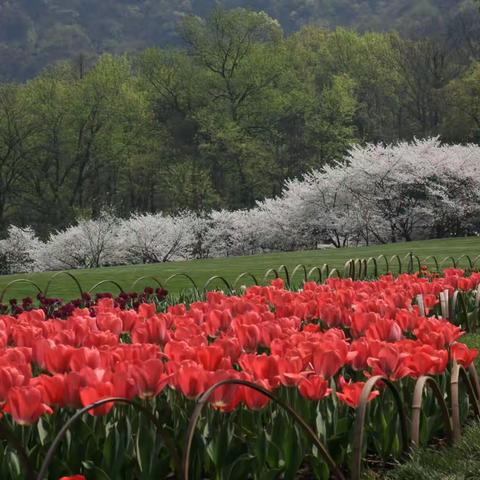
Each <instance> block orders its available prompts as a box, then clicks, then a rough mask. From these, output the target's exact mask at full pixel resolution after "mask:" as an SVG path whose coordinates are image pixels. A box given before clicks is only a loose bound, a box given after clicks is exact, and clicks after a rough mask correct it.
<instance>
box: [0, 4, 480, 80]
mask: <svg viewBox="0 0 480 480" xmlns="http://www.w3.org/2000/svg"><path fill="white" fill-rule="evenodd" d="M217 6H222V7H224V8H226V9H231V8H236V7H244V8H247V9H250V10H254V11H265V12H266V13H267V14H268V15H269V16H271V17H272V18H274V19H276V20H277V21H278V22H279V23H280V24H281V25H282V27H283V29H284V30H285V32H286V33H287V34H291V33H292V32H295V31H298V30H299V29H301V28H302V27H304V26H306V25H316V26H320V27H324V28H330V29H331V28H335V27H337V26H344V27H349V28H353V29H356V30H358V31H360V32H365V31H390V30H393V29H395V30H397V31H399V32H401V33H402V34H405V35H407V36H409V37H420V36H436V37H442V36H446V35H447V36H449V37H454V38H452V40H453V41H455V42H458V41H460V42H462V43H466V44H468V43H469V42H470V38H469V36H470V34H471V31H470V30H471V29H472V28H474V29H478V28H480V27H479V26H478V23H479V22H478V17H476V16H475V15H474V12H475V7H474V6H473V0H316V1H310V0H194V1H192V0H181V1H180V0H102V1H100V2H99V1H96V0H41V1H39V0H4V1H2V2H0V65H1V68H0V79H2V78H3V79H4V80H15V79H17V80H18V79H20V80H21V79H26V78H31V77H32V76H34V75H36V74H37V73H39V72H40V71H41V70H42V69H43V68H44V67H45V65H48V64H50V63H52V62H55V61H58V60H65V59H72V58H75V57H76V56H78V55H79V54H83V55H85V56H86V57H88V58H90V59H93V58H94V57H95V56H96V55H98V54H101V53H104V52H110V53H123V52H138V51H140V50H142V49H144V48H147V47H152V46H159V47H162V48H163V47H165V46H167V45H177V46H178V45H182V44H183V40H182V36H181V35H179V32H178V26H179V24H180V23H181V21H182V19H183V18H184V17H185V16H186V15H190V14H193V15H198V16H201V17H205V16H207V15H208V14H209V13H210V12H211V11H212V9H213V8H215V7H217Z"/></svg>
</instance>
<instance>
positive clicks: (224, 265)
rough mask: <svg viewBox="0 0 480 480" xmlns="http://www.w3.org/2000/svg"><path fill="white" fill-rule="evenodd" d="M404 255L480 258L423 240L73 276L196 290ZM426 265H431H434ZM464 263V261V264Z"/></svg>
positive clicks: (36, 276) (459, 241)
mask: <svg viewBox="0 0 480 480" xmlns="http://www.w3.org/2000/svg"><path fill="white" fill-rule="evenodd" d="M409 252H414V253H415V254H416V255H418V256H419V257H420V258H425V257H427V256H429V255H436V256H438V258H439V260H441V259H443V258H444V257H446V256H454V257H460V256H461V255H463V254H468V255H470V256H472V257H476V256H477V255H480V237H468V238H450V239H444V240H427V241H419V242H409V243H397V244H389V245H380V246H373V247H359V248H342V249H327V250H317V251H303V252H287V253H273V254H266V255H255V256H245V257H229V258H220V259H208V260H192V261H188V262H171V263H165V264H150V265H129V266H122V267H108V268H98V269H91V270H74V271H72V273H73V274H74V275H75V277H76V278H77V279H78V280H79V281H80V283H81V286H82V288H83V290H89V289H90V288H91V287H92V286H93V285H95V284H96V283H97V282H100V281H101V280H107V279H108V280H115V281H116V282H118V283H119V284H120V285H121V286H122V287H123V288H124V289H125V290H129V289H130V288H131V286H132V283H133V282H134V281H135V280H136V279H138V278H139V277H142V276H155V277H156V278H158V279H159V280H160V281H162V282H164V281H165V280H166V279H167V278H168V277H169V276H170V275H172V274H174V273H187V274H189V275H190V276H191V277H192V278H193V279H194V280H195V282H196V283H197V285H198V287H199V288H201V287H203V285H204V284H205V282H206V281H207V280H208V279H209V278H210V277H212V276H214V275H222V276H224V277H225V278H226V279H227V280H228V281H230V282H233V281H234V280H235V278H236V277H237V276H238V275H239V274H240V273H242V272H250V273H252V274H254V275H258V276H259V280H261V279H262V278H263V274H264V273H265V271H266V270H268V269H269V268H272V267H274V268H277V267H279V266H280V265H282V264H285V265H286V266H287V267H288V268H289V269H292V268H293V267H295V265H297V264H299V263H302V264H304V265H305V266H306V267H307V268H309V269H310V268H312V267H314V266H322V265H323V264H324V263H328V264H329V266H330V267H332V268H333V267H336V268H339V269H341V271H342V272H343V267H344V264H345V262H346V261H347V260H349V259H350V258H367V257H372V256H378V255H380V254H384V255H385V256H387V257H388V258H390V256H391V255H394V254H398V255H400V256H405V255H406V254H407V253H409ZM430 264H431V265H433V263H430ZM464 264H466V263H465V262H464ZM395 265H396V264H395V263H392V266H393V268H394V269H395V268H396V267H395ZM382 268H384V262H383V261H380V262H379V269H380V270H382ZM51 276H52V272H46V273H33V274H20V275H7V276H0V292H1V291H2V290H3V289H4V288H5V286H6V285H7V284H8V283H9V282H11V281H12V280H16V279H20V278H26V279H28V280H31V281H33V282H36V283H37V284H38V285H39V287H40V288H42V289H44V288H45V286H46V284H47V282H48V279H49V278H50V277H51ZM300 277H301V276H300V272H298V277H296V278H298V280H299V281H300ZM250 281H251V280H250ZM244 282H245V283H248V279H247V278H245V279H244ZM242 283H243V282H242ZM146 285H150V286H155V282H153V281H152V280H144V281H142V282H139V283H138V284H137V288H136V289H137V290H138V289H139V288H143V286H146ZM218 285H220V284H218ZM190 286H191V285H190V283H189V281H188V280H187V279H186V278H182V277H176V278H173V279H172V280H171V281H170V282H169V283H168V285H167V288H168V290H169V291H171V292H179V291H180V290H182V289H185V288H188V287H190ZM116 290H117V288H116V287H115V286H114V285H112V284H105V285H102V286H101V287H100V288H99V291H116ZM35 292H36V290H35V288H34V287H33V286H32V285H29V284H26V283H16V284H14V285H12V286H11V287H10V288H9V290H8V292H6V293H5V298H4V299H7V298H12V297H15V298H23V297H25V296H29V295H30V296H31V295H34V294H35ZM48 293H49V295H52V296H59V297H61V298H63V299H65V300H66V299H71V298H74V297H78V288H77V287H76V285H75V283H74V282H73V281H72V280H71V279H70V278H68V277H67V276H63V275H60V276H57V277H56V278H55V279H54V280H53V281H52V283H51V285H50V288H49V292H48Z"/></svg>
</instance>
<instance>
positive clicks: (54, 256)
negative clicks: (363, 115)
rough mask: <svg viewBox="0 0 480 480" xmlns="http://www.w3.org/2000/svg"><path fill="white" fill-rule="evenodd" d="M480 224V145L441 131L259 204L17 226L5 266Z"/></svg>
mask: <svg viewBox="0 0 480 480" xmlns="http://www.w3.org/2000/svg"><path fill="white" fill-rule="evenodd" d="M479 230H480V147H479V146H477V145H465V146H462V145H453V146H452V145H442V144H441V143H440V142H439V140H438V139H437V138H434V139H428V140H416V141H414V142H412V143H406V142H403V143H399V144H396V145H389V146H383V145H367V146H366V147H354V148H353V149H352V150H351V151H350V154H349V156H348V157H347V158H345V161H344V162H343V163H338V164H335V165H331V166H326V167H324V168H322V169H320V170H314V171H312V172H310V173H308V174H306V175H305V176H304V177H303V178H302V179H294V180H290V181H288V182H286V184H285V188H284V190H283V192H282V194H281V195H280V196H279V197H277V198H269V199H266V200H263V201H259V202H258V203H257V205H256V206H255V207H254V208H252V209H250V210H236V211H227V210H221V211H213V212H208V213H203V214H202V213H194V212H183V213H181V214H178V215H175V216H172V215H166V214H163V213H156V214H133V215H131V216H130V217H129V218H127V219H120V218H117V217H115V216H113V215H112V214H109V213H103V214H102V215H100V216H99V218H97V219H95V220H83V219H82V220H79V221H78V222H77V224H76V225H73V226H71V227H69V228H67V229H66V230H63V231H59V232H55V233H52V234H51V235H50V237H49V238H48V239H47V240H46V241H45V242H42V241H40V240H39V239H38V238H37V237H36V235H35V233H34V231H33V230H32V229H31V228H29V227H27V228H19V227H15V226H11V227H9V229H8V232H7V237H6V238H5V239H3V240H0V273H14V272H27V271H34V270H58V269H67V268H93V267H98V266H106V265H123V264H139V263H154V262H167V261H172V260H185V259H191V258H208V257H226V256H231V255H249V254H254V253H261V252H267V251H289V250H296V249H306V248H308V249H315V248H319V247H321V246H325V245H333V246H335V247H342V246H346V245H359V244H371V243H387V242H396V241H409V240H413V239H422V238H442V237H447V236H458V235H474V234H477V232H478V231H479Z"/></svg>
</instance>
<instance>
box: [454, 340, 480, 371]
mask: <svg viewBox="0 0 480 480" xmlns="http://www.w3.org/2000/svg"><path fill="white" fill-rule="evenodd" d="M450 352H451V354H452V358H453V359H454V360H456V361H457V362H458V363H459V364H460V365H462V366H463V367H465V368H467V367H469V366H470V364H471V363H472V362H473V361H474V360H475V359H476V358H477V355H478V350H477V349H475V348H468V347H467V346H466V345H465V344H464V343H454V344H453V345H452V346H451V348H450Z"/></svg>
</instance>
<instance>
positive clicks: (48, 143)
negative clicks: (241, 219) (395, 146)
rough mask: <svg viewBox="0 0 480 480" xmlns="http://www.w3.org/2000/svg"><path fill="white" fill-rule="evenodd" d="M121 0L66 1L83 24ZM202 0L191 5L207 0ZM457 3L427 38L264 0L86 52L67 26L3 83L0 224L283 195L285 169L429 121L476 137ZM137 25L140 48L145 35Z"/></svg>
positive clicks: (472, 51) (465, 32)
mask: <svg viewBox="0 0 480 480" xmlns="http://www.w3.org/2000/svg"><path fill="white" fill-rule="evenodd" d="M44 3H45V5H44V8H46V9H47V12H50V9H51V8H53V5H54V4H56V5H57V7H58V9H57V14H58V15H60V13H59V12H60V11H61V9H60V5H61V7H62V9H65V8H66V7H65V5H66V4H67V2H61V3H60V2H51V1H50V2H44ZM70 3H72V4H73V3H74V2H70ZM128 3H129V2H119V1H115V2H108V1H106V2H95V3H93V2H92V3H91V4H90V3H89V2H84V1H82V2H76V3H75V5H77V4H78V5H77V9H76V10H75V12H77V13H78V12H80V5H81V8H82V10H81V11H82V12H83V13H82V15H80V14H79V13H78V15H77V14H75V15H74V18H76V19H77V20H78V21H79V22H80V19H82V18H84V16H88V15H90V17H88V18H89V19H90V20H88V21H87V20H85V22H86V23H85V24H88V25H89V26H90V27H91V28H93V25H97V24H96V23H95V21H93V16H94V17H95V20H96V21H97V22H106V21H107V20H106V19H107V18H108V19H110V20H111V22H113V23H115V21H114V20H113V19H115V18H117V15H116V12H117V10H116V9H115V8H114V6H115V5H116V6H118V5H122V8H123V10H122V11H123V13H124V14H125V15H127V13H128V12H131V10H130V9H128V8H127V7H128V5H127V4H128ZM147 3H149V4H150V2H140V5H141V6H144V5H146V4H147ZM153 3H154V2H151V4H152V5H153ZM157 3H158V2H155V5H157ZM184 3H185V4H187V3H188V2H184ZM257 3H259V4H260V3H261V4H262V5H259V6H260V7H265V9H267V7H268V6H269V5H270V7H269V8H270V9H272V8H273V5H277V6H279V5H281V4H284V3H286V2H273V1H270V2H257ZM291 3H296V4H297V5H300V4H301V3H302V2H291ZM314 3H315V4H316V3H317V2H305V5H306V6H308V5H310V6H311V4H314ZM323 3H326V2H323ZM333 3H336V4H339V3H340V2H331V4H332V5H333ZM346 3H347V2H346ZM379 3H382V2H356V3H355V2H348V4H349V5H350V4H351V5H353V4H355V5H357V4H358V5H364V4H365V5H366V4H369V5H373V4H375V5H378V4H379ZM392 3H393V4H397V3H400V2H383V3H382V5H383V7H382V8H384V9H387V7H388V5H389V4H392ZM413 3H419V2H412V4H413ZM436 3H437V4H439V3H441V2H436ZM444 3H445V5H447V3H448V4H453V3H455V2H444ZM35 4H37V2H33V1H24V2H6V3H5V2H3V3H2V7H1V8H3V9H4V10H3V11H2V15H1V16H0V18H1V19H2V21H3V22H4V23H5V18H7V17H6V15H5V13H4V12H5V11H6V10H5V9H6V8H11V9H13V10H12V11H15V8H17V9H18V8H20V7H21V11H24V12H30V13H31V15H32V16H31V19H33V20H31V22H34V20H35V22H37V21H40V20H41V19H47V18H48V17H49V15H47V14H42V15H40V14H39V13H38V12H37V14H34V11H33V10H32V9H33V6H34V5H35ZM200 4H202V2H195V5H196V9H195V11H196V13H204V12H203V10H202V9H200V8H199V5H200ZM203 4H204V7H205V9H207V7H208V6H209V4H208V5H207V2H203ZM5 5H6V6H5ZM181 5H183V4H181ZM9 6H10V7H9ZM109 6H110V7H109ZM107 8H111V12H110V13H111V14H110V13H109V14H108V15H107V12H106V11H104V10H103V9H107ZM142 8H143V7H142ZM152 8H153V7H152ZM309 8H313V7H309ZM382 8H379V10H378V11H379V12H381V11H383V10H382ZM445 8H446V7H445ZM459 8H460V7H459ZM465 8H467V7H465ZM138 9H140V10H139V11H143V10H141V7H140V6H138ZM178 9H179V7H178V6H177V10H178ZM372 9H373V7H372ZM327 10H328V9H327ZM357 10H358V12H357V13H358V15H357V16H356V17H355V18H357V17H358V18H360V17H362V18H363V16H362V15H361V14H360V13H359V12H360V11H361V10H362V9H357ZM460 10H461V9H460ZM460 10H459V12H460V13H458V15H456V14H455V15H454V14H453V13H452V11H450V10H449V14H448V15H446V17H445V22H446V23H448V22H460V23H461V24H462V25H463V27H462V29H459V28H457V29H453V30H451V33H450V34H448V35H447V34H441V31H440V30H438V32H437V34H436V35H434V36H431V37H425V38H424V37H418V38H410V37H407V36H402V35H400V34H399V33H394V32H377V33H374V32H370V33H369V32H366V33H361V32H358V31H355V30H351V29H344V28H337V29H333V30H329V29H325V28H323V27H321V26H306V27H303V28H301V29H300V30H299V31H296V32H293V33H290V34H289V35H287V34H286V32H285V31H284V30H283V28H282V26H281V24H280V23H279V22H278V21H277V20H275V19H274V18H273V17H270V16H269V15H267V14H266V13H264V12H254V11H252V10H244V9H233V10H224V9H214V10H212V11H211V12H210V13H208V14H206V16H205V17H204V19H201V18H200V17H196V16H188V15H187V16H184V17H183V18H182V19H181V21H180V22H178V24H176V27H175V28H176V32H177V33H176V34H175V35H176V36H178V38H181V44H179V46H177V47H175V48H173V47H168V48H167V47H165V48H160V47H154V48H148V49H144V50H141V49H139V51H138V52H136V53H129V54H127V53H124V54H115V55H114V54H110V53H104V54H102V55H98V56H96V57H95V58H93V57H91V56H89V52H88V51H86V52H83V50H82V47H81V45H82V43H81V42H80V41H77V40H75V41H72V45H71V46H72V49H74V50H75V51H76V52H77V54H76V55H75V56H74V57H73V58H71V59H70V60H66V61H63V62H62V61H61V62H57V63H54V64H50V65H47V63H48V60H49V59H48V57H45V58H44V59H43V60H42V64H43V66H44V68H43V70H42V71H41V73H39V74H38V75H36V76H35V77H33V78H31V79H30V80H28V81H26V82H23V83H18V82H17V83H15V82H10V83H8V82H4V83H2V84H0V230H3V231H5V230H6V228H7V226H8V225H9V224H11V223H13V224H16V225H20V226H21V225H32V226H33V227H34V228H35V229H36V230H37V232H38V233H39V234H40V235H41V236H42V237H44V236H45V235H47V234H48V233H49V232H51V231H52V229H56V228H64V227H65V226H67V225H69V224H71V223H72V222H73V221H74V220H75V219H76V218H78V217H79V216H82V217H92V216H93V217H95V216H96V215H98V214H99V213H100V212H101V211H102V210H105V209H110V210H113V211H114V212H115V214H116V215H119V216H125V215H129V214H130V213H131V212H156V211H160V210H161V211H164V212H166V213H176V212H179V211H182V210H183V209H190V210H194V211H208V210H210V209H213V208H215V209H222V208H228V209H238V208H248V207H252V206H254V205H255V202H256V201H257V200H261V199H264V198H268V197H274V196H276V195H278V194H279V193H280V192H281V190H282V186H283V184H284V182H285V180H286V179H290V178H298V177H300V176H301V175H302V174H304V173H305V172H307V171H309V170H310V169H311V168H317V169H318V168H321V167H322V165H326V164H332V163H334V162H336V161H342V159H344V157H345V153H346V152H347V151H348V150H349V149H350V147H351V146H352V145H354V144H365V143H367V142H388V143H389V142H395V141H397V140H411V139H413V138H414V137H418V138H425V137H430V136H439V137H440V138H441V140H442V141H444V142H448V143H467V142H478V141H479V140H480V61H479V60H480V29H479V25H480V22H479V18H480V17H479V14H478V11H477V10H474V9H471V10H469V12H470V13H469V14H468V15H467V16H463V17H462V15H463V14H461V12H463V11H464V10H461V11H460ZM162 11H164V12H170V13H169V14H170V15H172V13H171V12H172V11H173V9H171V8H167V6H165V8H164V9H162ZM186 11H188V9H186ZM278 11H279V12H280V10H278ZM299 11H301V9H299ZM302 11H303V10H302ZM32 12H33V13H32ZM72 12H73V10H72V11H71V12H70V13H71V14H72V15H73V13H72ZM64 14H65V15H67V13H65V12H64ZM139 15H140V14H139ZM352 15H353V14H352ZM365 15H366V14H365ZM405 15H406V13H405ZM459 15H460V16H459ZM127 16H128V15H127ZM147 16H148V17H152V18H155V15H154V14H153V13H151V14H148V15H147ZM120 17H121V18H123V17H122V15H120V14H119V18H120ZM280 17H282V15H280ZM314 17H315V16H314ZM366 17H368V15H366ZM12 18H15V19H21V18H23V19H24V21H25V25H26V26H24V27H25V28H26V29H27V30H26V31H27V32H30V33H27V34H26V35H27V36H32V33H31V30H30V28H31V23H29V21H27V20H28V18H30V17H28V16H27V15H26V13H25V16H24V17H21V16H17V15H14V17H12ZM141 18H143V17H142V16H141V15H140V16H139V22H140V23H139V24H136V23H135V22H130V21H128V22H126V23H125V24H128V25H129V27H130V28H132V32H131V35H132V38H133V37H135V35H136V34H135V32H137V33H138V32H139V31H140V30H142V31H143V30H144V33H145V35H147V33H146V32H148V31H149V27H148V24H149V23H148V22H146V23H142V22H141V21H140V20H141ZM307 18H308V15H307V14H305V19H307ZM432 18H435V17H434V16H432ZM462 18H463V20H462ZM18 21H19V22H20V20H18ZM289 22H290V21H287V24H288V25H289V28H290V29H293V28H294V27H295V26H296V25H292V24H291V22H290V23H289ZM352 22H353V20H352ZM20 23H21V22H20ZM113 23H112V24H113ZM174 23H175V22H174ZM319 23H321V22H320V20H319ZM6 25H9V26H10V29H8V28H7V29H6V28H5V27H2V28H0V32H1V33H0V35H3V36H8V35H10V37H11V36H12V35H14V32H23V30H22V28H23V27H22V28H21V26H20V25H19V24H16V23H15V22H14V21H13V20H8V21H7V23H6ZM75 25H77V24H75ZM135 25H137V27H138V28H137V29H135ZM141 25H143V27H141ZM156 25H157V27H158V26H159V25H163V23H160V20H157V21H156ZM452 25H453V24H452ZM27 26H28V28H27ZM77 26H78V25H77ZM72 28H74V25H73V24H72ZM75 28H77V27H75ZM97 28H98V29H99V31H100V30H102V27H100V26H98V27H97ZM112 28H113V27H112ZM116 28H117V27H116ZM118 28H119V27H118ZM172 29H173V27H172ZM157 30H158V28H157ZM160 30H161V29H160ZM160 30H158V31H157V32H156V33H158V34H160V33H159V32H160ZM172 31H173V30H172ZM24 34H25V32H23V33H22V34H21V35H19V39H18V41H19V42H20V43H21V38H23V37H22V35H24ZM119 35H120V33H119ZM152 35H153V34H152ZM10 37H9V38H10ZM107 37H108V35H107V36H105V37H102V38H107ZM121 37H122V38H126V37H124V36H123V35H121ZM52 38H53V37H52ZM98 38H100V37H98ZM3 40H5V39H3ZM137 40H138V41H139V43H138V47H139V48H140V46H141V45H142V44H143V43H145V42H149V41H152V42H153V41H154V40H153V37H152V39H151V40H150V39H149V40H144V39H143V37H142V36H141V35H138V38H137ZM140 40H141V41H140ZM105 41H106V40H105ZM52 42H53V43H52V45H53V44H54V45H56V46H57V47H58V48H63V46H64V45H65V44H64V43H63V42H62V41H59V40H58V39H57V40H52ZM132 42H133V40H132ZM13 43H14V42H10V43H7V45H13ZM20 43H19V44H20ZM133 43H134V42H133ZM133 43H132V45H133ZM115 45H116V47H115V49H114V50H124V48H123V47H124V46H125V45H123V46H122V43H121V42H119V43H118V44H117V43H115ZM132 45H130V46H132ZM97 47H98V49H100V50H101V49H103V47H104V45H103V44H100V45H99V46H97ZM87 50H88V49H87ZM4 67H5V65H2V71H3V69H4ZM32 68H33V67H32Z"/></svg>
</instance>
